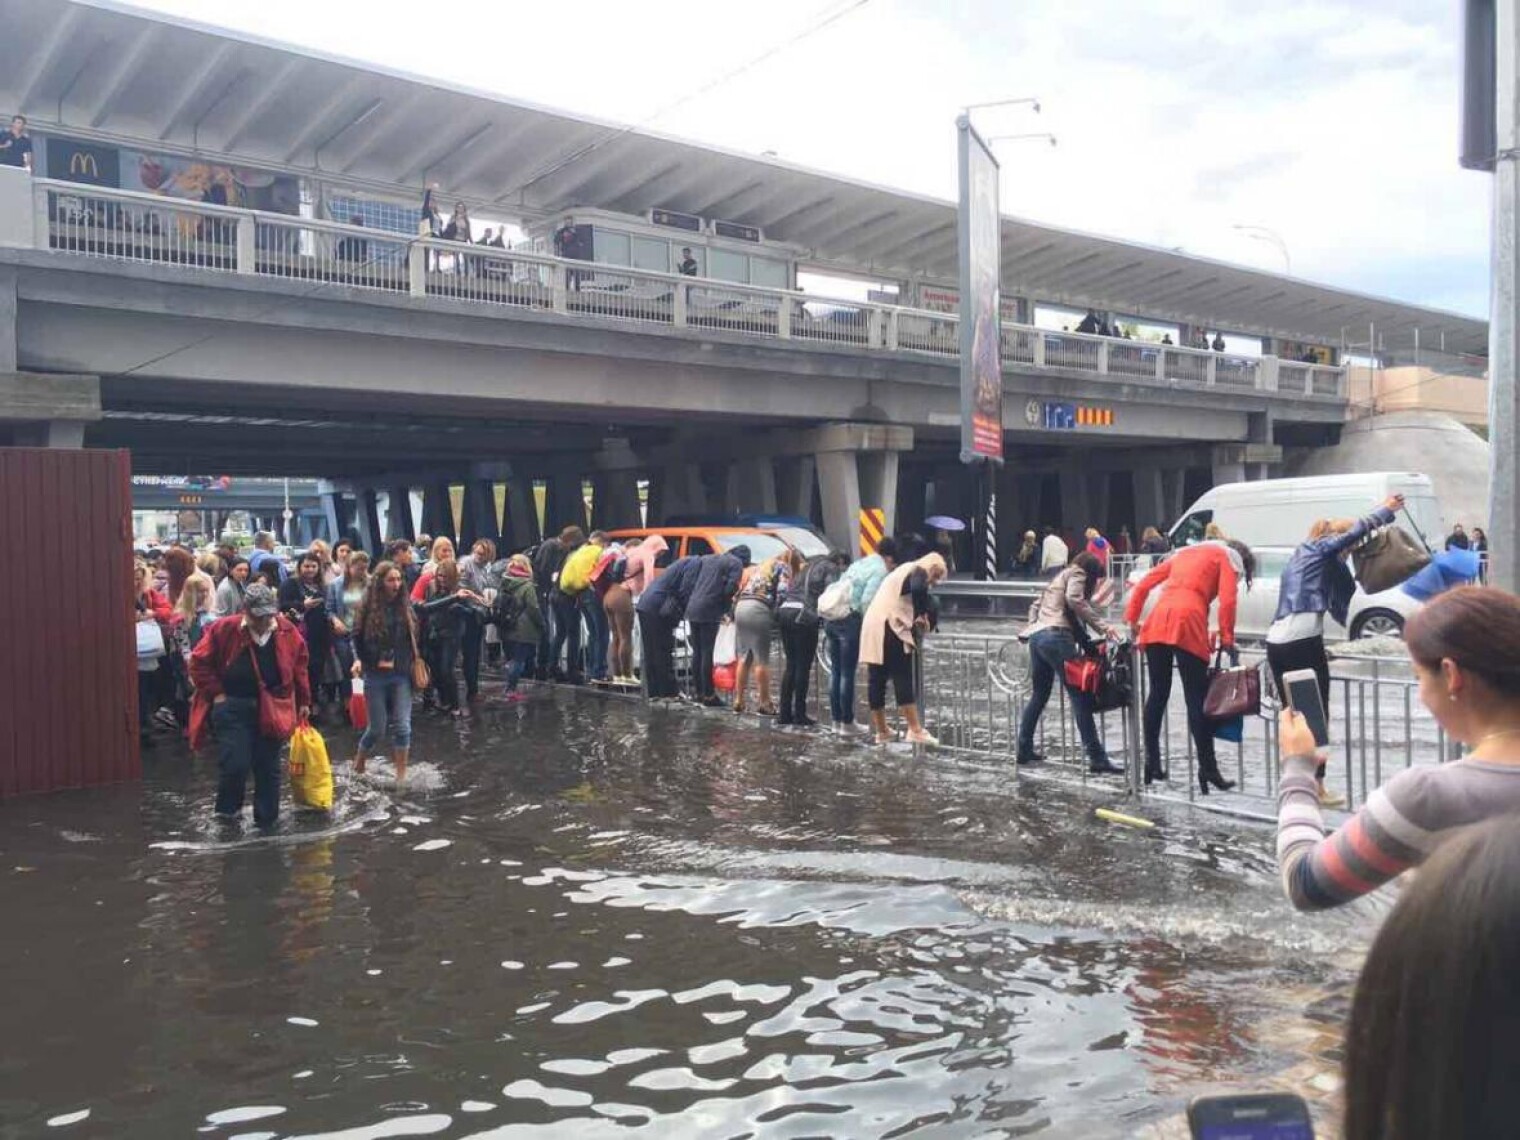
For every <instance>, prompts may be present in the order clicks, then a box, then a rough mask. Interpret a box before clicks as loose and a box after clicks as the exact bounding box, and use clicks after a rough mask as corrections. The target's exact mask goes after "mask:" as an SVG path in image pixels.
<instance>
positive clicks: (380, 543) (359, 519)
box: [354, 487, 385, 562]
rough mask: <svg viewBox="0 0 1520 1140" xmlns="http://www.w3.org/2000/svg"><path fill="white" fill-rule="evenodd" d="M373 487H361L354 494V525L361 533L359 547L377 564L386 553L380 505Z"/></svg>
mask: <svg viewBox="0 0 1520 1140" xmlns="http://www.w3.org/2000/svg"><path fill="white" fill-rule="evenodd" d="M377 498H378V497H377V495H376V492H375V489H374V488H373V487H361V488H359V490H358V491H356V492H355V494H354V523H355V526H356V528H357V529H358V531H359V545H360V547H362V548H363V549H365V550H367V551H369V554H370V557H371V558H373V559H375V560H376V561H377V562H378V561H379V560H380V556H381V555H382V554H384V553H385V540H384V539H383V538H381V535H380V504H379V502H378V501H377Z"/></svg>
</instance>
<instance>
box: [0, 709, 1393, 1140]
mask: <svg viewBox="0 0 1520 1140" xmlns="http://www.w3.org/2000/svg"><path fill="white" fill-rule="evenodd" d="M493 688H494V686H493ZM417 725H418V731H417V740H416V747H415V751H414V753H413V756H414V761H415V762H416V763H417V765H418V770H417V771H416V773H415V775H414V779H413V781H412V784H411V785H410V786H409V787H408V788H407V790H406V791H405V792H404V793H403V794H402V795H401V796H400V797H399V798H398V799H397V800H396V801H394V802H392V800H391V798H390V796H389V795H388V794H387V793H386V792H384V791H382V790H380V789H379V788H376V787H374V786H371V785H366V784H353V783H346V782H345V783H342V784H340V792H339V802H338V805H337V808H336V810H335V813H334V817H333V819H332V820H331V821H328V820H323V819H309V818H308V819H301V818H297V817H292V816H287V817H286V826H285V828H284V831H283V833H282V834H281V835H279V836H277V837H273V838H267V839H266V838H259V837H256V836H254V835H253V834H252V833H251V831H250V832H249V833H248V834H246V835H236V836H225V835H222V834H220V833H219V831H218V829H217V828H216V826H215V825H214V823H213V821H212V818H211V795H212V787H213V773H214V762H213V761H212V760H210V759H209V758H202V759H191V758H190V757H189V756H188V754H187V753H186V752H185V751H184V750H183V748H182V747H180V746H178V745H171V744H167V743H160V744H159V745H158V746H157V747H156V748H154V749H153V750H151V751H150V752H148V753H147V754H146V757H145V769H146V778H145V780H144V783H143V784H142V785H141V786H127V787H120V788H112V789H106V790H100V791H92V792H79V793H65V794H61V795H55V796H49V797H39V798H32V799H23V800H16V801H12V802H7V803H5V804H3V805H0V836H3V840H0V845H3V852H0V907H3V909H4V913H5V914H6V915H7V919H8V921H7V932H8V933H7V936H6V938H5V939H4V940H3V942H0V970H3V972H4V976H5V977H6V979H7V982H8V985H7V1000H6V1025H7V1030H8V1036H9V1042H8V1047H7V1049H6V1051H5V1061H4V1063H3V1067H0V1136H6V1137H11V1136H16V1137H20V1136H33V1135H60V1136H67V1135H80V1136H155V1137H168V1136H187V1135H192V1134H195V1133H197V1132H198V1133H200V1134H204V1135H208V1136H226V1137H233V1136H240V1137H244V1138H245V1140H246V1138H250V1137H264V1138H269V1140H272V1138H275V1137H296V1136H333V1137H342V1138H344V1140H371V1138H376V1140H378V1138H383V1137H392V1136H424V1135H426V1136H440V1137H465V1136H493V1137H519V1136H522V1137H534V1136H570V1137H597V1136H613V1135H624V1134H626V1133H627V1132H628V1131H629V1129H630V1126H642V1128H639V1129H638V1134H640V1135H655V1136H703V1137H708V1136H711V1137H730V1136H734V1137H737V1136H850V1137H895V1136H908V1135H925V1136H1022V1135H1036V1134H1038V1135H1048V1136H1056V1137H1062V1136H1083V1137H1103V1136H1115V1137H1118V1136H1133V1135H1148V1134H1154V1135H1174V1134H1175V1133H1174V1132H1172V1131H1169V1129H1173V1128H1175V1127H1176V1125H1175V1121H1176V1119H1177V1117H1178V1114H1179V1112H1180V1109H1181V1107H1182V1106H1183V1105H1184V1104H1185V1102H1186V1101H1187V1099H1188V1098H1189V1097H1191V1096H1193V1095H1195V1094H1197V1093H1199V1092H1203V1091H1210V1090H1217V1089H1218V1088H1221V1087H1225V1088H1240V1089H1259V1088H1265V1087H1271V1086H1273V1085H1274V1084H1284V1083H1285V1084H1286V1085H1287V1087H1289V1088H1291V1089H1293V1091H1298V1092H1300V1093H1302V1094H1303V1095H1305V1096H1306V1097H1308V1098H1310V1099H1311V1100H1315V1099H1319V1098H1322V1097H1323V1096H1324V1095H1325V1094H1328V1093H1331V1092H1332V1091H1333V1081H1332V1080H1331V1079H1330V1077H1329V1076H1328V1074H1332V1073H1333V1072H1334V1071H1335V1066H1336V1061H1337V1056H1336V1054H1335V1053H1334V1045H1335V1041H1336V1039H1337V1037H1338V1033H1339V1026H1340V1019H1341V1016H1342V1012H1343V1009H1344V1004H1345V1000H1346V996H1347V992H1348V986H1349V984H1350V982H1351V981H1352V979H1354V976H1355V970H1356V967H1357V965H1358V963H1359V959H1360V954H1361V952H1362V950H1363V948H1364V947H1365V945H1366V942H1367V939H1368V936H1369V934H1370V932H1371V930H1372V928H1373V926H1374V925H1375V922H1376V916H1377V913H1378V911H1377V909H1376V904H1375V903H1363V904H1360V905H1359V906H1356V907H1351V908H1347V909H1346V910H1345V911H1343V912H1338V913H1333V914H1329V915H1321V916H1297V915H1295V914H1293V912H1292V911H1291V910H1290V908H1289V907H1288V905H1287V903H1286V902H1285V901H1284V900H1283V898H1282V896H1281V892H1280V890H1279V888H1278V885H1277V882H1276V878H1275V867H1274V864H1273V861H1272V858H1271V849H1270V841H1271V835H1270V832H1269V831H1268V830H1266V829H1263V828H1260V827H1253V826H1249V825H1245V824H1239V823H1234V822H1232V821H1229V820H1226V819H1219V818H1206V817H1203V816H1201V815H1199V814H1197V813H1189V812H1188V811H1187V810H1186V809H1184V808H1181V807H1177V806H1172V805H1161V804H1146V805H1145V807H1144V811H1143V813H1142V814H1146V815H1148V816H1151V817H1152V818H1155V819H1156V820H1157V821H1158V823H1159V826H1158V827H1157V828H1156V829H1155V830H1149V831H1146V830H1137V829H1129V828H1124V827H1119V826H1114V825H1111V824H1108V823H1104V822H1101V821H1099V820H1097V819H1095V818H1094V816H1093V808H1094V807H1096V806H1100V805H1102V804H1104V803H1112V804H1114V805H1115V806H1118V807H1120V809H1121V810H1123V807H1124V802H1125V801H1123V800H1122V798H1121V793H1120V792H1119V790H1118V789H1117V787H1116V788H1114V789H1113V790H1111V791H1109V792H1102V791H1099V790H1089V791H1087V792H1081V791H1078V790H1075V789H1070V788H1066V787H1063V786H1061V785H1060V784H1058V783H1056V782H1053V781H1049V780H1036V781H1029V780H1023V781H1016V780H1015V778H1014V775H1013V773H1012V772H1011V770H1009V769H1008V768H1005V767H1003V766H1001V765H998V764H993V763H990V762H976V763H973V762H969V761H967V760H965V759H964V758H960V757H952V756H949V755H945V754H934V753H921V754H914V753H913V752H912V751H910V750H907V749H901V750H899V749H895V748H894V749H891V750H887V751H885V752H875V751H872V750H868V749H866V748H864V747H861V746H859V745H856V744H850V743H844V742H841V741H839V740H837V739H835V738H833V737H831V736H823V735H813V734H804V733H798V732H789V731H782V730H777V729H773V728H770V727H766V726H762V725H761V724H760V723H759V722H757V721H753V720H741V719H740V718H737V717H735V716H733V715H732V714H720V713H707V712H699V711H696V710H692V709H686V708H653V709H646V708H644V707H643V706H641V705H640V704H638V703H636V702H633V701H626V700H619V699H615V698H603V697H598V696H594V695H591V694H577V693H573V692H567V691H552V690H545V689H539V690H534V691H533V692H532V693H531V695H530V698H529V699H528V700H526V701H524V702H522V703H520V704H517V705H507V704H498V703H493V702H492V701H491V700H487V701H486V702H484V703H483V704H482V705H481V706H480V708H479V710H478V712H477V713H476V714H475V715H473V716H469V717H466V718H464V719H462V720H458V721H448V720H445V719H443V718H439V717H435V716H428V715H424V714H419V717H418V722H417ZM327 737H328V742H329V748H330V750H331V752H332V754H333V756H334V758H335V759H337V758H346V756H347V753H348V749H349V747H350V744H351V740H352V737H351V735H349V734H348V733H347V732H346V731H339V730H336V729H332V730H328V731H327ZM162 739H163V738H161V740H162ZM434 766H435V767H434ZM1132 810H1133V809H1132ZM1310 1080H1313V1081H1316V1082H1318V1083H1317V1084H1315V1085H1314V1086H1313V1087H1309V1086H1308V1084H1307V1083H1306V1082H1308V1081H1310ZM1325 1111H1327V1112H1328V1111H1329V1109H1325ZM50 1125H51V1126H50ZM1328 1134H1331V1132H1330V1130H1329V1129H1324V1130H1322V1132H1321V1135H1328Z"/></svg>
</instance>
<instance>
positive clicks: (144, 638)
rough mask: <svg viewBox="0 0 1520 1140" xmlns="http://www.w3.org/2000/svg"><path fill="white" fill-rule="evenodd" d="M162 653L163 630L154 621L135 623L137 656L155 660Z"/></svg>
mask: <svg viewBox="0 0 1520 1140" xmlns="http://www.w3.org/2000/svg"><path fill="white" fill-rule="evenodd" d="M163 655H164V631H163V628H162V627H161V626H160V625H159V624H158V622H156V621H140V622H138V623H137V656H138V657H139V658H147V659H148V660H150V661H152V660H156V659H157V658H159V657H162V656H163Z"/></svg>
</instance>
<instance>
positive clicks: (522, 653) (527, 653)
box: [507, 641, 538, 693]
mask: <svg viewBox="0 0 1520 1140" xmlns="http://www.w3.org/2000/svg"><path fill="white" fill-rule="evenodd" d="M537 653H538V646H536V645H534V644H533V643H532V642H531V641H509V642H507V692H509V693H515V692H516V691H517V682H519V681H521V680H522V679H523V674H524V673H527V672H528V671H529V670H530V669H532V668H533V658H534V656H535V655H536V654H537Z"/></svg>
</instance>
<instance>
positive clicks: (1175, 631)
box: [1124, 542, 1239, 661]
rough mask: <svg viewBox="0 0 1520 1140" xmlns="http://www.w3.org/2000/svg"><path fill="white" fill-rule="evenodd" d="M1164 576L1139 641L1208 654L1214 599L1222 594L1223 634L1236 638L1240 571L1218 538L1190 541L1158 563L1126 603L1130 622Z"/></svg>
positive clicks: (1228, 640)
mask: <svg viewBox="0 0 1520 1140" xmlns="http://www.w3.org/2000/svg"><path fill="white" fill-rule="evenodd" d="M1163 582H1165V583H1166V589H1165V590H1163V591H1162V594H1161V597H1160V599H1159V600H1158V601H1157V602H1156V608H1155V609H1154V610H1152V611H1151V615H1150V617H1148V618H1146V619H1145V624H1144V626H1143V627H1142V628H1141V630H1140V644H1141V645H1142V646H1145V645H1172V646H1175V647H1176V648H1178V649H1181V650H1184V651H1185V652H1188V653H1191V654H1192V655H1193V656H1194V657H1201V658H1203V659H1204V660H1205V661H1207V660H1208V659H1209V603H1211V602H1212V601H1213V600H1214V599H1215V598H1216V597H1217V598H1218V599H1219V640H1220V643H1221V644H1222V645H1224V646H1225V648H1229V647H1230V646H1232V645H1234V644H1235V607H1236V605H1237V603H1238V598H1237V597H1236V593H1235V591H1236V589H1237V588H1238V586H1239V577H1238V575H1236V573H1235V567H1234V565H1233V564H1232V563H1231V562H1230V554H1229V551H1228V550H1227V549H1226V548H1225V547H1224V546H1222V545H1220V544H1218V543H1214V542H1205V543H1201V544H1200V545H1198V546H1185V547H1183V548H1182V549H1181V550H1179V551H1177V553H1176V554H1174V555H1172V556H1171V557H1170V558H1168V559H1167V560H1166V561H1165V562H1163V563H1161V565H1159V566H1157V567H1156V568H1155V569H1154V570H1152V571H1151V572H1150V573H1149V574H1147V575H1146V576H1145V577H1144V578H1143V579H1141V581H1140V584H1139V585H1138V586H1136V587H1135V589H1134V592H1133V593H1131V594H1130V596H1129V602H1128V604H1126V605H1125V607H1124V620H1125V621H1126V622H1128V623H1129V624H1130V625H1131V626H1133V625H1135V624H1136V623H1137V622H1139V620H1140V615H1141V614H1142V613H1144V612H1145V599H1146V598H1147V597H1148V596H1149V595H1150V592H1151V591H1152V590H1154V589H1155V588H1156V587H1157V586H1159V585H1161V584H1162V583H1163Z"/></svg>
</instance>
